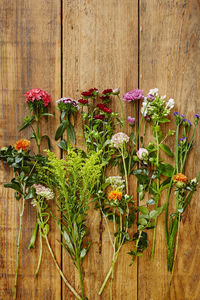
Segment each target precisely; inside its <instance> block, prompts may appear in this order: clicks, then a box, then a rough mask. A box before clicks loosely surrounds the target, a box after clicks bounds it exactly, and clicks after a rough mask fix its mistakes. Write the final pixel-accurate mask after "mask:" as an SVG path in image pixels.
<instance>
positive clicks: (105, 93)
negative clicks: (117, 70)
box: [102, 89, 113, 95]
mask: <svg viewBox="0 0 200 300" xmlns="http://www.w3.org/2000/svg"><path fill="white" fill-rule="evenodd" d="M112 92H113V90H112V89H106V90H104V91H103V92H102V94H104V95H107V94H111V93H112Z"/></svg>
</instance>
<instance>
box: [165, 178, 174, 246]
mask: <svg viewBox="0 0 200 300" xmlns="http://www.w3.org/2000/svg"><path fill="white" fill-rule="evenodd" d="M172 184H173V176H172V178H171V181H170V184H169V188H168V192H167V199H166V202H165V238H166V242H167V243H168V207H169V197H170V193H171V189H172Z"/></svg>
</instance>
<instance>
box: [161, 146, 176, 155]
mask: <svg viewBox="0 0 200 300" xmlns="http://www.w3.org/2000/svg"><path fill="white" fill-rule="evenodd" d="M160 148H161V149H162V150H163V151H164V152H165V153H167V154H168V155H169V156H171V157H173V156H174V153H172V151H171V150H170V148H169V147H168V146H167V145H165V144H160Z"/></svg>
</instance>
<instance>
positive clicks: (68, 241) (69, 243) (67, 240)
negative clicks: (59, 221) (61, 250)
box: [63, 231, 74, 253]
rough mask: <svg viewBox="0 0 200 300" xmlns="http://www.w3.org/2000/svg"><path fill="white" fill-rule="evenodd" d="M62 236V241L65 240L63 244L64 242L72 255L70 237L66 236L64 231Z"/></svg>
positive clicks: (72, 249)
mask: <svg viewBox="0 0 200 300" xmlns="http://www.w3.org/2000/svg"><path fill="white" fill-rule="evenodd" d="M63 236H64V239H65V242H66V245H67V247H68V248H69V249H70V251H71V252H72V253H74V248H73V245H72V243H71V240H70V237H69V235H68V234H67V232H66V231H64V232H63Z"/></svg>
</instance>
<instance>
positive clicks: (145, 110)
mask: <svg viewBox="0 0 200 300" xmlns="http://www.w3.org/2000/svg"><path fill="white" fill-rule="evenodd" d="M156 97H159V93H158V89H157V88H155V89H151V90H149V93H148V96H147V97H145V98H144V101H143V102H142V107H141V113H142V114H143V116H144V117H146V116H147V115H149V116H152V115H154V114H156V113H157V109H156V106H155V107H154V99H155V98H156ZM165 98H166V95H164V96H161V97H159V101H160V105H162V106H163V116H168V114H169V113H170V111H171V109H172V108H173V107H174V99H172V98H170V99H169V100H168V101H167V102H166V101H165ZM155 117H157V116H155Z"/></svg>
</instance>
